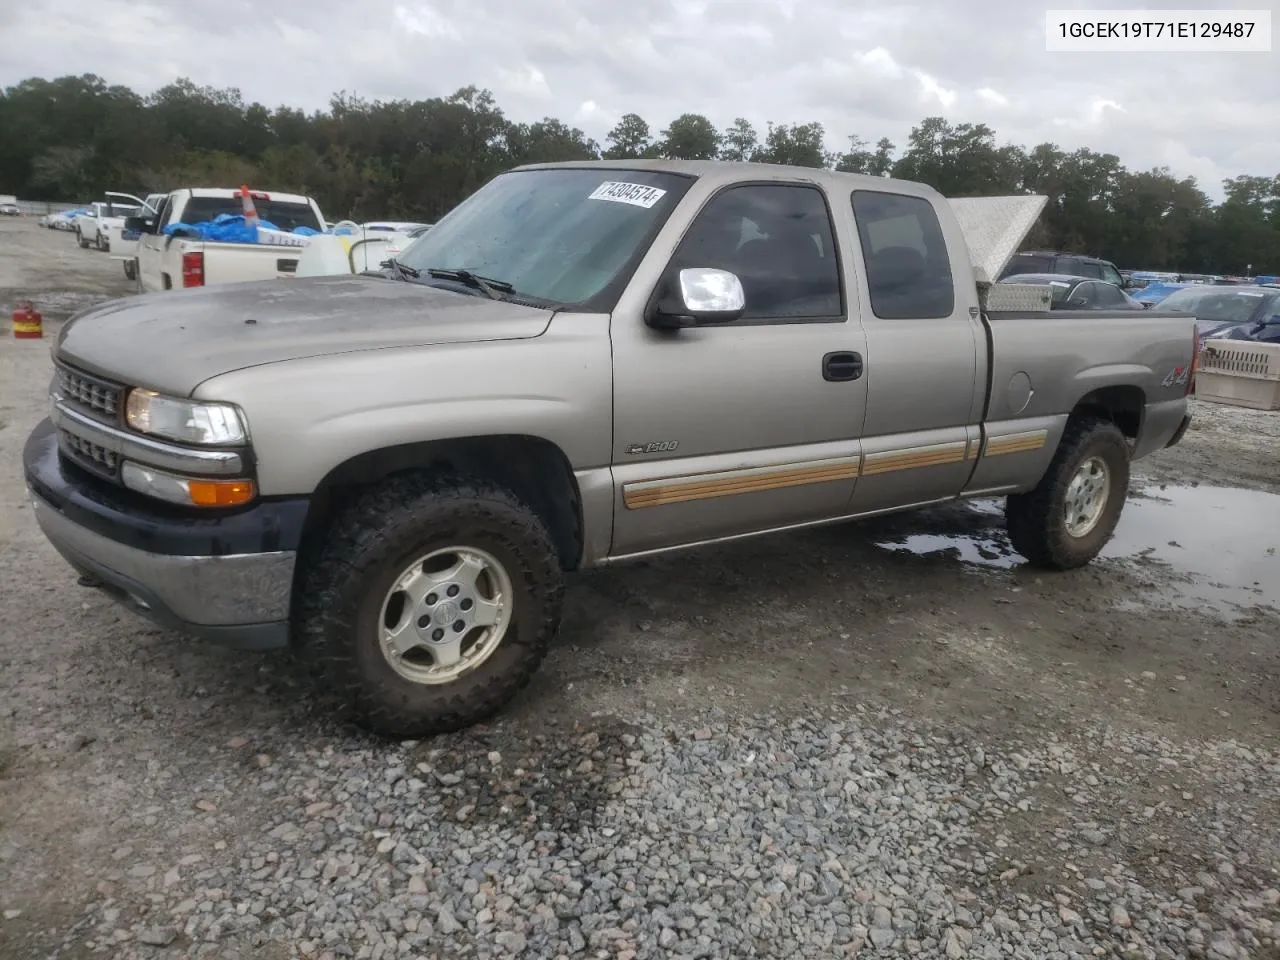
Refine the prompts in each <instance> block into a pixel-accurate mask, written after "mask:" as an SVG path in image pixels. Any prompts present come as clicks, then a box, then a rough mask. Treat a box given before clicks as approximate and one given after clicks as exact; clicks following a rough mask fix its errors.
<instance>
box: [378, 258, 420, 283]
mask: <svg viewBox="0 0 1280 960" xmlns="http://www.w3.org/2000/svg"><path fill="white" fill-rule="evenodd" d="M378 266H380V267H383V268H390V269H391V271H392V273H394V274H395V278H396V279H397V280H417V279H418V278H419V277H420V276H422V273H421V271H418V270H415V269H414V268H413V267H410V266H406V265H405V264H403V263H401V262H400V261H399V260H397V259H396V258H395V257H392V258H391V259H390V260H383V261H382V263H380V264H378Z"/></svg>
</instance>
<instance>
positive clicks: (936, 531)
mask: <svg viewBox="0 0 1280 960" xmlns="http://www.w3.org/2000/svg"><path fill="white" fill-rule="evenodd" d="M891 528H896V529H891ZM881 531H882V532H881ZM873 536H874V542H875V544H876V546H878V547H881V548H882V549H886V550H894V551H907V552H909V553H913V554H916V555H918V556H922V557H925V556H949V557H951V558H954V559H955V560H958V561H959V562H961V563H962V564H966V565H969V566H972V567H975V568H984V567H985V568H988V569H1005V570H1008V569H1013V568H1015V567H1019V566H1021V565H1022V564H1023V562H1024V561H1023V560H1022V558H1021V557H1020V556H1019V555H1018V554H1016V553H1015V552H1014V550H1013V548H1012V547H1011V546H1010V544H1009V540H1008V538H1007V537H1006V536H1005V532H1004V510H1003V505H1002V503H1001V502H1000V501H976V502H973V503H963V504H955V505H952V506H949V507H947V508H943V509H939V510H936V511H929V512H927V513H921V514H918V515H904V517H903V518H901V519H898V520H896V521H894V522H892V523H889V524H884V525H881V528H880V531H877V533H876V534H873ZM1101 559H1102V560H1104V561H1110V562H1117V563H1124V564H1127V565H1129V566H1130V567H1131V568H1132V569H1134V570H1136V571H1140V572H1145V573H1148V574H1152V573H1154V574H1156V576H1155V577H1154V578H1153V581H1152V583H1151V584H1150V586H1151V591H1150V592H1149V593H1146V594H1144V595H1143V596H1141V597H1134V598H1131V599H1128V600H1125V601H1122V602H1121V604H1120V606H1121V607H1122V608H1128V609H1135V608H1140V607H1143V606H1146V605H1149V604H1151V603H1157V604H1163V605H1172V606H1179V607H1193V608H1196V609H1199V610H1202V611H1203V610H1205V609H1206V608H1209V609H1211V610H1212V611H1214V612H1216V613H1218V614H1219V615H1222V616H1226V617H1228V618H1234V617H1237V616H1240V615H1242V614H1244V613H1245V612H1246V611H1248V610H1249V609H1250V608H1254V607H1266V608H1269V609H1272V610H1277V611H1280V496H1278V495H1276V494H1273V493H1263V492H1260V491H1257V490H1245V489H1240V488H1235V487H1213V486H1165V487H1163V488H1162V487H1159V486H1151V487H1146V488H1143V489H1140V490H1136V491H1134V492H1133V493H1132V494H1131V496H1130V499H1129V502H1128V503H1126V504H1125V509H1124V513H1123V514H1122V515H1121V518H1120V524H1119V526H1118V527H1117V529H1116V534H1115V536H1114V537H1113V538H1112V540H1111V542H1110V543H1109V544H1107V546H1106V548H1105V549H1104V550H1103V551H1102V557H1101Z"/></svg>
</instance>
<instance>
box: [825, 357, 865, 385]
mask: <svg viewBox="0 0 1280 960" xmlns="http://www.w3.org/2000/svg"><path fill="white" fill-rule="evenodd" d="M860 376H862V354H860V353H854V352H853V351H852V350H837V351H835V352H834V353H828V354H827V355H826V356H824V357H823V358H822V379H823V380H832V381H836V380H857V379H858V378H859V377H860Z"/></svg>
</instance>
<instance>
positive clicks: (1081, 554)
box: [1005, 418, 1129, 570]
mask: <svg viewBox="0 0 1280 960" xmlns="http://www.w3.org/2000/svg"><path fill="white" fill-rule="evenodd" d="M1128 490H1129V442H1128V441H1127V440H1126V439H1125V436H1124V434H1123V433H1121V432H1120V430H1119V428H1117V427H1116V426H1115V424H1113V423H1110V422H1109V421H1106V420H1098V419H1093V418H1090V419H1085V420H1077V421H1074V422H1073V423H1071V424H1069V425H1068V427H1067V430H1066V433H1065V435H1064V436H1063V438H1062V442H1061V443H1060V444H1059V446H1058V451H1057V453H1056V454H1054V458H1053V461H1052V462H1051V463H1050V464H1049V469H1048V470H1046V471H1045V475H1044V477H1042V478H1041V480H1040V483H1039V484H1038V485H1037V486H1036V488H1035V489H1034V490H1032V491H1030V492H1029V493H1019V494H1012V495H1010V496H1009V498H1008V501H1007V504H1006V508H1005V518H1006V522H1007V524H1008V528H1009V540H1010V541H1011V542H1012V544H1013V548H1014V549H1015V550H1017V551H1018V552H1019V553H1020V554H1022V555H1023V556H1024V557H1026V558H1027V560H1029V561H1030V562H1031V563H1032V564H1034V565H1035V566H1038V567H1044V568H1047V569H1050V570H1071V569H1075V568H1077V567H1082V566H1084V565H1085V564H1087V563H1089V562H1090V561H1092V560H1093V559H1094V558H1095V557H1097V555H1098V554H1099V553H1100V552H1101V551H1102V548H1103V547H1104V546H1106V544H1107V541H1109V540H1110V539H1111V535H1112V534H1113V533H1114V532H1115V528H1116V524H1117V523H1118V522H1119V520H1120V512H1121V511H1122V510H1123V509H1124V500H1125V496H1126V495H1127V493H1128Z"/></svg>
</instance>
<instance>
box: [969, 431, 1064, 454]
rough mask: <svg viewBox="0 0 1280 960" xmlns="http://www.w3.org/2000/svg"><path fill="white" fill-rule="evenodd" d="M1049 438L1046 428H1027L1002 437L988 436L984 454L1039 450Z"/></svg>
mask: <svg viewBox="0 0 1280 960" xmlns="http://www.w3.org/2000/svg"><path fill="white" fill-rule="evenodd" d="M1048 439H1049V431H1048V430H1029V431H1027V432H1026V433H1011V434H1009V435H1008V436H1004V437H988V438H987V445H986V449H985V450H984V451H983V455H984V456H988V457H998V456H1002V455H1004V454H1008V453H1027V452H1029V451H1031V450H1039V449H1040V448H1041V447H1043V446H1044V445H1045V443H1046V442H1047V441H1048Z"/></svg>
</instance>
